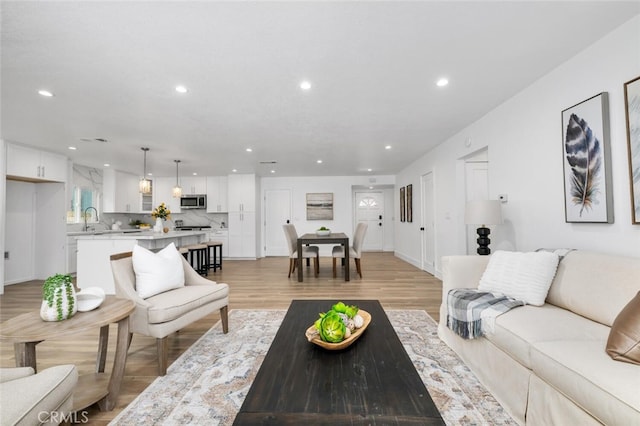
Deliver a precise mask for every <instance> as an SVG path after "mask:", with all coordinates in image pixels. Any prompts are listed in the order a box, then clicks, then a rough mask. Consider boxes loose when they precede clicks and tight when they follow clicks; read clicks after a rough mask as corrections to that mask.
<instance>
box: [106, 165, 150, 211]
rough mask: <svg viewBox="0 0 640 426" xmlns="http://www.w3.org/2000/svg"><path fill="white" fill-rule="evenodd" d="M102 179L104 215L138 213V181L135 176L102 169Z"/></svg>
mask: <svg viewBox="0 0 640 426" xmlns="http://www.w3.org/2000/svg"><path fill="white" fill-rule="evenodd" d="M102 179H103V183H102V192H103V194H102V203H103V207H102V211H103V212H104V213H140V211H141V210H140V209H141V207H140V204H141V198H140V190H139V188H140V187H139V182H140V179H139V178H138V176H137V175H134V174H131V173H125V172H120V171H117V170H112V169H104V172H103V178H102Z"/></svg>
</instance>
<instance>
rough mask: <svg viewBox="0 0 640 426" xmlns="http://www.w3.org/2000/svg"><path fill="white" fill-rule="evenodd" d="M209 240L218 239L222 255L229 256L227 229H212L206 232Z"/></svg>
mask: <svg viewBox="0 0 640 426" xmlns="http://www.w3.org/2000/svg"><path fill="white" fill-rule="evenodd" d="M207 237H208V238H209V241H219V242H221V243H222V257H223V258H225V257H229V230H228V229H212V230H211V232H209V233H208V235H207Z"/></svg>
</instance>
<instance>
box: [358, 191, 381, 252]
mask: <svg viewBox="0 0 640 426" xmlns="http://www.w3.org/2000/svg"><path fill="white" fill-rule="evenodd" d="M355 210H356V211H355V218H356V223H359V222H364V223H366V224H367V225H368V228H367V234H366V237H365V239H364V242H363V244H362V250H364V251H382V246H383V242H384V226H383V225H384V221H383V218H384V194H383V192H382V191H366V192H356V196H355Z"/></svg>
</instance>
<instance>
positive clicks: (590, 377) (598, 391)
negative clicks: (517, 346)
mask: <svg viewBox="0 0 640 426" xmlns="http://www.w3.org/2000/svg"><path fill="white" fill-rule="evenodd" d="M604 347H605V341H604V340H601V341H598V340H563V341H555V342H540V343H535V344H533V347H532V349H531V365H532V369H533V372H534V374H536V375H537V376H538V377H540V378H541V379H542V380H544V381H546V382H547V383H549V384H550V385H551V386H553V387H555V388H556V389H558V390H559V391H560V392H562V393H563V394H565V395H566V396H567V397H568V398H569V399H571V400H572V401H574V402H575V403H576V404H577V405H579V406H581V407H583V408H584V409H585V410H586V411H588V412H589V413H590V414H591V415H592V416H594V417H595V418H596V419H598V420H599V421H601V422H602V423H604V424H612V425H614V424H616V425H630V424H637V423H638V418H640V392H638V386H640V368H638V367H637V366H636V365H633V364H628V363H623V362H615V361H613V360H611V358H609V356H607V354H606V353H605V350H604ZM594 401H597V403H594Z"/></svg>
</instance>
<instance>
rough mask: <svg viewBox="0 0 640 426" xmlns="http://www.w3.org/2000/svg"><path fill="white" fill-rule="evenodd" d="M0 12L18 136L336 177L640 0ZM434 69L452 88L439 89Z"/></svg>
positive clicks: (5, 128)
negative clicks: (304, 84) (43, 92)
mask: <svg viewBox="0 0 640 426" xmlns="http://www.w3.org/2000/svg"><path fill="white" fill-rule="evenodd" d="M1 8H2V9H1V13H2V28H1V37H2V40H1V48H2V58H1V59H2V63H1V67H2V68H1V84H2V86H1V89H2V111H1V118H2V123H1V124H2V127H1V136H2V138H3V139H5V141H7V142H19V143H25V144H29V145H34V146H38V147H43V148H46V149H48V150H51V151H55V152H60V153H63V154H65V155H68V156H69V157H71V158H72V159H73V160H74V161H75V162H76V163H79V164H84V165H88V166H95V167H102V164H103V163H110V164H111V167H114V168H116V169H119V170H125V171H130V172H133V173H137V174H141V173H142V158H143V154H142V151H141V150H140V147H142V146H145V147H149V148H150V151H149V154H148V157H147V169H148V171H151V172H153V173H154V174H155V175H156V176H158V175H165V176H172V175H173V176H175V163H174V162H173V160H174V159H181V160H182V163H181V166H180V172H181V173H180V174H181V175H186V174H190V173H192V172H198V173H199V174H201V175H224V174H228V173H230V172H231V170H232V169H233V168H235V169H237V170H238V172H255V173H258V174H259V175H262V176H328V175H338V176H342V175H367V174H374V175H387V174H395V173H397V172H399V171H400V170H402V169H403V168H404V167H406V166H407V165H409V164H410V163H411V162H413V161H414V160H415V159H417V158H418V157H419V156H421V155H422V154H424V153H425V152H426V151H428V150H429V149H430V148H432V147H433V146H434V145H437V144H438V143H440V142H442V141H443V140H445V139H446V138H448V137H450V136H452V135H453V134H455V133H456V132H458V131H459V130H460V129H462V128H463V127H465V126H467V125H468V124H470V123H472V122H473V121H475V120H477V119H479V118H480V117H482V116H483V115H484V114H486V113H487V112H488V111H490V110H491V109H492V108H494V107H496V106H497V105H499V104H500V103H501V102H503V101H505V100H506V99H508V98H509V97H511V96H513V95H514V94H515V93H517V92H518V91H520V90H522V89H523V88H525V87H527V86H528V85H530V84H531V83H532V82H534V81H535V80H536V79H538V78H540V77H541V76H542V75H544V74H546V73H547V72H549V71H550V70H552V69H553V68H555V67H557V66H558V65H560V64H561V63H562V62H564V61H566V60H567V59H569V58H570V57H572V56H573V55H575V54H577V53H578V52H580V51H581V50H582V49H584V48H585V47H586V46H588V45H590V44H591V43H593V42H594V41H596V40H597V39H599V38H601V37H602V36H603V35H605V34H606V33H608V32H610V31H611V30H612V29H614V28H615V27H617V26H619V25H620V24H622V23H623V22H625V21H627V20H629V19H630V18H631V17H632V16H633V15H635V14H638V13H640V2H638V1H633V2H611V1H601V2H576V1H569V2H542V1H534V2H511V3H509V2H486V1H472V2H453V1H448V2H435V1H427V2H403V1H390V2H349V1H345V2H265V1H261V2H250V1H231V2H212V1H209V2H206V1H205V2H191V1H180V2H136V1H124V2H94V1H90V2H80V1H75V2H74V1H71V2H23V1H16V2H11V1H2V3H1ZM594 61H597V58H594ZM440 77H447V78H448V79H449V80H450V84H449V86H448V87H446V88H440V87H436V85H435V82H436V81H437V80H438V79H439V78H440ZM304 79H308V80H309V81H311V83H312V84H313V86H312V88H311V90H309V91H308V92H303V91H302V90H300V88H299V84H300V82H301V81H302V80H304ZM178 84H183V85H185V86H186V87H187V88H188V89H189V92H188V93H186V94H179V93H177V92H175V90H174V87H175V86H176V85H178ZM40 89H47V90H50V91H51V92H53V93H54V94H55V96H54V97H52V98H45V97H42V96H40V95H38V93H37V92H38V90H40ZM558 119H560V115H559V114H558ZM83 138H88V139H94V138H104V139H107V141H108V142H106V143H105V142H95V141H89V142H87V141H82V139H83ZM385 145H391V146H392V148H391V149H390V150H385ZM68 146H76V147H77V150H75V151H70V150H68ZM247 147H251V148H252V149H253V152H252V153H247V152H245V148H247ZM318 159H321V160H323V163H322V164H317V163H316V161H317V160H318ZM270 161H276V162H277V164H268V165H264V164H260V162H270ZM369 168H370V169H372V171H371V172H368V171H367V169H369ZM271 170H275V174H271V172H270V171H271Z"/></svg>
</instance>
